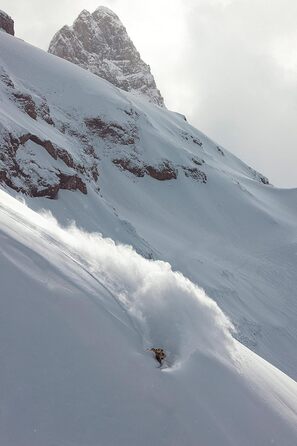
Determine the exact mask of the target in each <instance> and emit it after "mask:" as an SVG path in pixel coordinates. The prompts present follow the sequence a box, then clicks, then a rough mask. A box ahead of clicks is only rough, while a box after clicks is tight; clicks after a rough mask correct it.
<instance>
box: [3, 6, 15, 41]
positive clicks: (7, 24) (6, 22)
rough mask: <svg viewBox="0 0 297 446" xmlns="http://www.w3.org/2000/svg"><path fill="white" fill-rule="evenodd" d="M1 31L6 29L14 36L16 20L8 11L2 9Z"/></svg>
mask: <svg viewBox="0 0 297 446" xmlns="http://www.w3.org/2000/svg"><path fill="white" fill-rule="evenodd" d="M0 31H5V32H7V33H8V34H11V35H12V36H14V21H13V20H12V18H11V17H10V16H9V15H8V14H6V12H4V11H1V10H0Z"/></svg>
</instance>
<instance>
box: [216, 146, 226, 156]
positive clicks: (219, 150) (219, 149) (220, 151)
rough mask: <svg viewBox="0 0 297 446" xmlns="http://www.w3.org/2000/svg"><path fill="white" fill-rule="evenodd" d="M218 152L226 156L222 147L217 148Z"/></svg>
mask: <svg viewBox="0 0 297 446" xmlns="http://www.w3.org/2000/svg"><path fill="white" fill-rule="evenodd" d="M217 151H218V152H219V153H220V154H221V155H222V156H225V153H224V152H223V150H222V149H221V147H219V146H217Z"/></svg>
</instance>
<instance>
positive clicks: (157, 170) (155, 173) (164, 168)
mask: <svg viewBox="0 0 297 446" xmlns="http://www.w3.org/2000/svg"><path fill="white" fill-rule="evenodd" d="M145 170H146V172H147V174H148V175H149V176H151V177H152V178H155V179H156V180H159V181H167V180H173V179H174V180H175V179H176V178H177V170H176V169H175V168H174V167H173V166H172V164H171V163H170V162H169V161H164V162H163V163H161V164H159V165H158V166H156V167H155V166H149V165H146V166H145Z"/></svg>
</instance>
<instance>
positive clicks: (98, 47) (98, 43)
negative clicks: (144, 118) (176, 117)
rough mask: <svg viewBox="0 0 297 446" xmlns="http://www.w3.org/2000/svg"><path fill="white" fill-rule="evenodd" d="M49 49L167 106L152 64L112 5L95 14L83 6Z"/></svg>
mask: <svg viewBox="0 0 297 446" xmlns="http://www.w3.org/2000/svg"><path fill="white" fill-rule="evenodd" d="M49 52H50V53H52V54H55V55H56V56H59V57H62V58H63V59H66V60H69V61H70V62H73V63H75V64H77V65H79V66H80V67H82V68H85V69H87V70H89V71H91V72H92V73H94V74H96V75H97V76H100V77H102V78H103V79H106V80H108V81H109V82H111V83H112V84H114V85H115V86H117V87H119V88H122V89H123V90H125V91H131V92H134V93H136V94H138V95H142V96H143V97H145V98H146V99H148V100H149V101H150V102H152V103H154V104H158V105H160V106H161V107H164V100H163V98H162V96H161V93H160V91H159V90H158V89H157V87H156V83H155V80H154V77H153V75H152V74H151V70H150V67H149V65H147V64H146V63H145V62H143V60H142V59H141V57H140V54H139V52H138V51H137V49H136V48H135V46H134V44H133V42H132V40H131V39H130V37H129V36H128V33H127V31H126V28H125V27H124V26H123V24H122V22H121V21H120V19H119V18H118V16H117V15H116V14H115V13H114V12H113V11H111V10H110V9H109V8H106V7H104V6H100V7H99V8H97V9H96V10H95V11H94V12H93V13H92V14H90V13H89V11H86V10H83V11H82V12H81V13H80V14H79V16H78V17H77V18H76V20H75V21H74V23H73V25H72V26H67V25H65V26H63V28H62V29H60V30H59V31H58V32H57V33H56V34H55V35H54V37H53V38H52V41H51V43H50V46H49Z"/></svg>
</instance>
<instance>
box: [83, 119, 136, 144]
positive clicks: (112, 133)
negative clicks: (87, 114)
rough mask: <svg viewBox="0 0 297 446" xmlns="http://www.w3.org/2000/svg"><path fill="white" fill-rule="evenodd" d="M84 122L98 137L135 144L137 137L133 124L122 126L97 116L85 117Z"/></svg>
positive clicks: (119, 142) (114, 141)
mask: <svg viewBox="0 0 297 446" xmlns="http://www.w3.org/2000/svg"><path fill="white" fill-rule="evenodd" d="M85 124H86V126H87V128H88V129H89V130H91V132H92V133H93V134H95V135H96V136H99V137H100V138H103V139H108V140H109V141H111V142H113V143H116V144H123V145H130V144H135V140H136V137H137V129H136V127H135V126H131V127H128V128H127V127H126V128H124V127H122V126H121V125H120V124H118V123H116V122H105V121H103V119H101V118H99V117H96V118H88V119H85Z"/></svg>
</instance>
